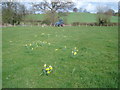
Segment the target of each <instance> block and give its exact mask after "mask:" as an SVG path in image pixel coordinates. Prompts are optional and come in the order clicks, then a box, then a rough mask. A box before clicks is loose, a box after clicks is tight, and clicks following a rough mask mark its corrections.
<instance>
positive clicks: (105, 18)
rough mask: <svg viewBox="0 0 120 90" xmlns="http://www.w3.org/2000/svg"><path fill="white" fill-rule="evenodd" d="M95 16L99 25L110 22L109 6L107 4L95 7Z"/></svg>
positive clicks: (110, 12)
mask: <svg viewBox="0 0 120 90" xmlns="http://www.w3.org/2000/svg"><path fill="white" fill-rule="evenodd" d="M97 10H98V12H97V14H98V15H97V17H96V20H97V23H98V24H99V25H107V24H109V23H110V20H111V16H112V13H113V12H112V11H111V10H110V9H109V7H107V6H98V7H97Z"/></svg>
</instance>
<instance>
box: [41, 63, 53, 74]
mask: <svg viewBox="0 0 120 90" xmlns="http://www.w3.org/2000/svg"><path fill="white" fill-rule="evenodd" d="M52 69H53V67H52V66H51V65H50V66H47V65H46V64H44V69H43V70H42V71H43V72H42V73H41V74H40V75H42V74H46V75H48V74H50V73H51V72H52Z"/></svg>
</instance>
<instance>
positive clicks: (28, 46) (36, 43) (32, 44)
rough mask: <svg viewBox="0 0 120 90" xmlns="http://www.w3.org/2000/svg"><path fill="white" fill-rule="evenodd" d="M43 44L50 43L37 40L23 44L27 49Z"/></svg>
mask: <svg viewBox="0 0 120 90" xmlns="http://www.w3.org/2000/svg"><path fill="white" fill-rule="evenodd" d="M45 44H47V45H51V43H50V42H47V41H37V42H33V43H30V44H25V47H26V48H27V49H29V50H34V49H35V48H38V47H40V46H44V45H45Z"/></svg>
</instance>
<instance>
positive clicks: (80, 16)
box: [25, 13, 118, 24]
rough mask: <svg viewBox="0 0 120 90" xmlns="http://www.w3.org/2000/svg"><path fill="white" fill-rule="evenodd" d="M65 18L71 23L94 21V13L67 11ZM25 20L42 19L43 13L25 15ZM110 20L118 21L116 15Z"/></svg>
mask: <svg viewBox="0 0 120 90" xmlns="http://www.w3.org/2000/svg"><path fill="white" fill-rule="evenodd" d="M66 18H67V23H68V24H71V23H73V22H88V23H89V22H96V14H91V13H69V14H68V16H67V17H66ZM25 19H26V20H31V19H32V20H43V19H44V14H36V15H28V16H26V17H25ZM111 22H118V17H117V16H112V18H111Z"/></svg>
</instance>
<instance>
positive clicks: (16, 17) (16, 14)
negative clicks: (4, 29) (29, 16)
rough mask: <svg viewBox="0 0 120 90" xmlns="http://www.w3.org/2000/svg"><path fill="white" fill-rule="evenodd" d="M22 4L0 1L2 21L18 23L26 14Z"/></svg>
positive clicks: (12, 23)
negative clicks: (0, 3)
mask: <svg viewBox="0 0 120 90" xmlns="http://www.w3.org/2000/svg"><path fill="white" fill-rule="evenodd" d="M25 11H26V8H25V6H24V5H22V4H20V3H17V2H2V23H9V24H11V25H15V24H16V25H17V24H20V22H21V21H22V18H23V17H24V16H25V15H26V13H25Z"/></svg>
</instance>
